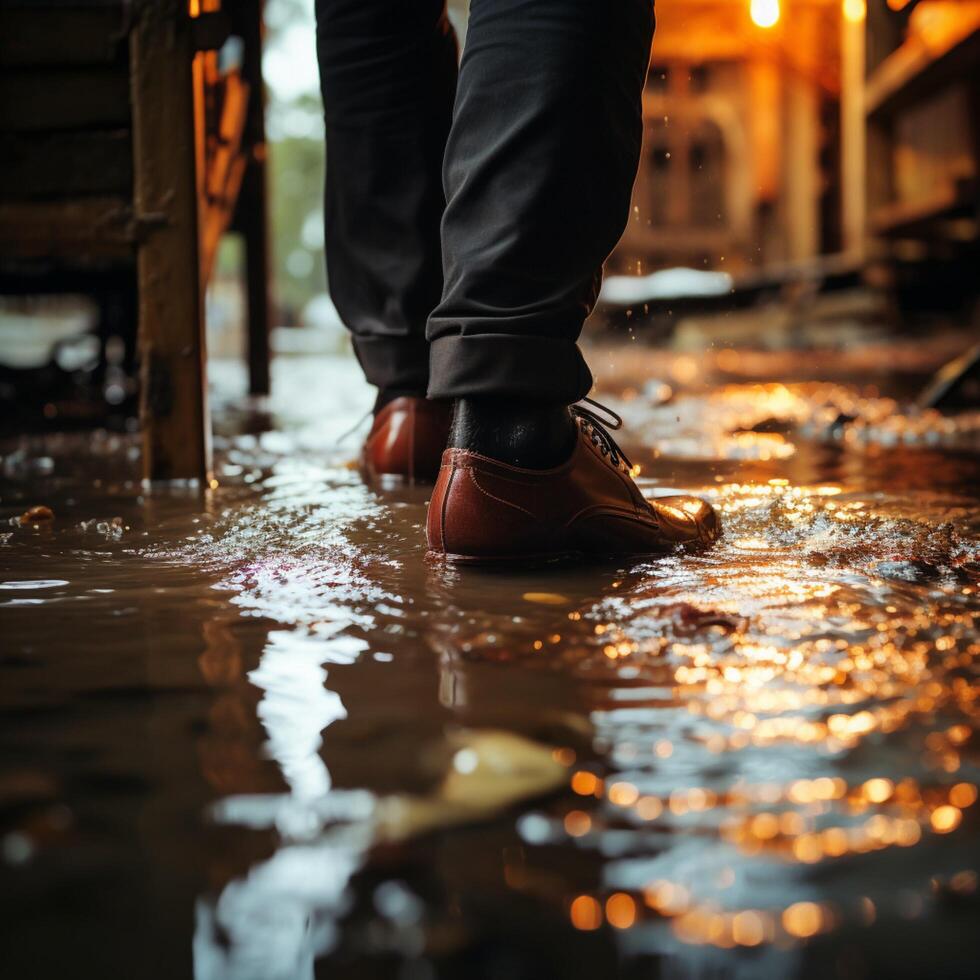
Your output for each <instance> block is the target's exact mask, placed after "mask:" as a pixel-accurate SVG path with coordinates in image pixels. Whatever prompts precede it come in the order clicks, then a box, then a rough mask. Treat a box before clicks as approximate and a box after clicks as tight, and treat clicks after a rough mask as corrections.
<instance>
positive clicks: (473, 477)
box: [467, 467, 537, 520]
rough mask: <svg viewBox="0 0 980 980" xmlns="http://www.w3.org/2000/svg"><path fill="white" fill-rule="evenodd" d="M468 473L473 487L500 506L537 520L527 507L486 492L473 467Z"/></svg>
mask: <svg viewBox="0 0 980 980" xmlns="http://www.w3.org/2000/svg"><path fill="white" fill-rule="evenodd" d="M467 472H468V473H469V474H470V479H471V480H472V481H473V486H475V487H476V489H477V490H479V491H480V493H482V494H483V495H484V496H485V497H489V498H490V499H491V500H496V501H497V503H498V504H503V505H504V506H505V507H511V508H513V509H514V510H519V511H521V512H522V513H524V514H527V516H528V517H530V518H531V519H532V520H537V518H536V517H535V516H534V514H532V513H531V511H529V510H528V509H527V508H526V507H522V506H521V505H520V504H515V503H512V502H511V501H510V500H504V499H503V497H498V496H496V495H495V494H492V493H490V491H489V490H484V488H483V487H481V486H480V483H479V481H478V480H477V478H476V471H475V470H474V469H473V468H472V467H470V468H469V469H468V470H467Z"/></svg>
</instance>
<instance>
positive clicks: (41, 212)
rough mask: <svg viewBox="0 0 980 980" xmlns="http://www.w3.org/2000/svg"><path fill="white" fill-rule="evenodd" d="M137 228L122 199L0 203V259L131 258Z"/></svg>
mask: <svg viewBox="0 0 980 980" xmlns="http://www.w3.org/2000/svg"><path fill="white" fill-rule="evenodd" d="M140 234H141V229H140V228H139V226H137V224H136V222H135V221H134V220H133V212H132V207H131V204H130V202H129V201H128V200H127V199H125V198H121V197H88V198H81V199H79V200H68V201H41V202H26V201H25V202H18V201H9V202H8V201H4V202H3V203H0V256H3V257H4V258H7V259H9V258H16V259H29V258H52V259H70V260H73V261H74V262H76V263H77V262H78V261H83V262H84V261H86V260H90V259H97V258H124V259H131V258H132V257H133V256H134V254H135V249H134V246H135V244H136V242H137V241H138V239H139V237H140Z"/></svg>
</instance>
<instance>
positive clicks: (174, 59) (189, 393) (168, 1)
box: [130, 0, 211, 480]
mask: <svg viewBox="0 0 980 980" xmlns="http://www.w3.org/2000/svg"><path fill="white" fill-rule="evenodd" d="M130 62H131V80H132V102H133V156H134V162H135V172H136V177H135V194H134V203H135V209H136V216H137V220H139V218H140V217H141V216H147V215H151V214H164V215H166V220H165V222H164V223H163V224H161V225H160V226H159V227H157V228H155V229H154V230H152V231H150V232H149V234H148V235H147V237H146V240H145V241H144V243H143V245H142V246H141V248H140V249H139V257H138V275H139V283H140V301H139V306H140V310H139V319H140V325H139V349H140V373H141V391H140V419H141V426H142V435H143V475H144V478H146V479H149V480H166V479H181V478H182V479H187V478H197V479H201V480H204V479H207V478H208V476H209V471H210V465H211V446H210V442H211V440H210V419H209V417H208V405H207V390H206V383H205V341H204V308H203V283H202V281H201V272H200V248H199V238H200V230H199V210H198V209H199V200H200V196H201V186H200V181H201V180H202V179H203V167H200V166H198V165H197V159H198V155H199V153H200V145H201V142H202V134H201V133H200V132H199V129H198V125H197V122H196V119H198V118H200V117H199V116H196V114H195V101H196V95H195V80H194V71H193V67H192V66H193V63H194V41H193V34H192V31H191V25H190V19H189V17H188V16H187V7H186V3H182V2H179V0H152V2H143V3H140V4H139V5H138V7H137V10H136V23H135V29H134V31H133V33H132V35H131V43H130Z"/></svg>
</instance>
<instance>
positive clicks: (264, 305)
mask: <svg viewBox="0 0 980 980" xmlns="http://www.w3.org/2000/svg"><path fill="white" fill-rule="evenodd" d="M233 11H234V16H235V31H236V33H237V34H238V35H239V36H240V37H241V38H242V41H243V42H244V44H243V48H244V55H243V62H242V78H243V79H244V80H245V82H246V84H247V85H248V86H249V90H250V97H249V101H248V119H247V120H246V123H245V136H244V140H243V144H244V146H245V147H246V148H247V150H246V152H247V153H248V162H247V164H246V168H245V176H244V178H243V180H242V189H241V194H240V196H239V199H238V207H237V209H236V217H235V226H236V228H237V229H238V230H239V231H240V232H241V234H242V238H243V239H244V242H245V278H246V291H247V296H248V390H249V393H250V394H253V395H267V394H268V393H269V328H270V326H271V325H272V319H271V309H272V303H271V298H270V295H269V225H268V214H267V200H268V199H267V179H266V146H265V88H264V86H263V84H262V0H239V2H238V3H237V4H235V6H234V7H233Z"/></svg>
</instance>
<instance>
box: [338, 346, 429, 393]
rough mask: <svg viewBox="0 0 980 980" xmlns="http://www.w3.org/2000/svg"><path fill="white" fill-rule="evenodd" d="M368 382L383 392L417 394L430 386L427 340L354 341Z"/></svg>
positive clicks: (358, 358)
mask: <svg viewBox="0 0 980 980" xmlns="http://www.w3.org/2000/svg"><path fill="white" fill-rule="evenodd" d="M351 339H352V340H353V343H354V353H355V354H356V355H357V360H358V362H359V363H360V365H361V368H362V370H363V371H364V377H365V378H367V380H368V382H369V383H370V384H373V385H377V386H378V388H381V389H382V390H385V389H388V390H397V391H406V392H407V391H418V393H419V394H420V395H421V394H423V393H424V392H425V389H426V388H427V387H428V384H429V345H428V343H427V342H426V340H425V338H424V337H384V336H380V337H358V336H354V337H352V338H351Z"/></svg>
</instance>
